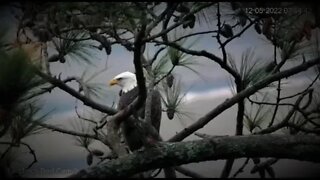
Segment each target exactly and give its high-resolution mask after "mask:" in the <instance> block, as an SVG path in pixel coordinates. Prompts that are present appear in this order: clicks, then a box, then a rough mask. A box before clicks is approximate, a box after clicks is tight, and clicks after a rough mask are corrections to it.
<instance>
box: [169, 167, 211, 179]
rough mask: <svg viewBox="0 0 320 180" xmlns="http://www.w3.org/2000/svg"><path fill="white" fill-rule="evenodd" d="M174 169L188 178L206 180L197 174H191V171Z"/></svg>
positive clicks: (182, 168) (179, 168) (181, 168)
mask: <svg viewBox="0 0 320 180" xmlns="http://www.w3.org/2000/svg"><path fill="white" fill-rule="evenodd" d="M175 169H176V171H178V172H179V173H181V174H183V175H186V176H189V177H192V178H206V177H205V176H202V175H201V174H198V173H196V172H193V171H191V170H189V169H187V168H184V167H181V166H178V167H175Z"/></svg>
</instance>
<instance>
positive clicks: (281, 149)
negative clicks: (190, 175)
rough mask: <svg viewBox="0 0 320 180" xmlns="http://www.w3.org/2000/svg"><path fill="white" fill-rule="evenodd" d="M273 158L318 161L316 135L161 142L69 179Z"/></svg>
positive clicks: (319, 145) (270, 135)
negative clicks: (193, 163)
mask: <svg viewBox="0 0 320 180" xmlns="http://www.w3.org/2000/svg"><path fill="white" fill-rule="evenodd" d="M243 157H249V158H256V157H274V158H286V159H296V160H301V161H311V162H320V137H318V136H315V135H294V136H293V135H272V134H268V135H245V136H230V137H228V136H223V137H221V136H220V137H213V138H208V139H202V140H195V141H189V142H177V143H162V144H161V145H160V146H158V147H157V148H147V149H145V150H144V151H137V152H135V153H133V154H130V155H127V156H124V157H120V158H119V159H115V160H110V161H109V162H107V163H104V164H100V165H97V166H94V167H90V168H88V169H86V170H81V171H79V172H78V173H76V174H73V175H71V176H70V177H73V178H85V177H86V178H88V177H98V178H106V177H128V176H130V175H133V174H135V173H138V172H143V171H147V170H151V169H156V168H165V167H169V166H179V165H182V164H187V163H192V162H201V161H209V160H220V159H228V158H243Z"/></svg>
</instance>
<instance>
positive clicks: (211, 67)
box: [0, 17, 320, 177]
mask: <svg viewBox="0 0 320 180" xmlns="http://www.w3.org/2000/svg"><path fill="white" fill-rule="evenodd" d="M8 19H9V18H8V17H6V18H4V17H2V18H1V19H0V20H1V22H5V21H8ZM212 24H213V25H215V24H216V22H212ZM207 28H208V27H207V26H206V25H203V26H200V27H199V26H198V25H196V28H195V30H194V31H198V30H206V29H207ZM185 33H190V31H189V32H188V31H187V32H185ZM192 48H194V49H205V50H207V51H209V52H212V53H214V54H216V55H218V56H221V53H220V50H219V47H218V44H217V43H216V40H215V39H214V38H212V37H211V36H208V35H206V36H201V38H200V39H198V41H197V44H195V46H194V47H192ZM248 48H252V49H253V50H254V52H255V53H256V54H258V55H259V56H261V57H263V58H264V61H268V60H270V59H271V57H272V53H271V52H273V51H272V48H273V47H272V46H271V45H270V44H268V43H267V41H266V40H265V38H264V37H263V36H261V35H259V34H257V33H256V32H255V31H254V29H252V28H251V29H249V30H248V31H246V32H245V33H244V34H243V35H242V36H241V38H236V39H235V40H234V41H232V43H231V44H230V45H228V46H227V51H228V52H229V53H231V54H232V56H233V57H235V60H237V63H239V60H241V58H239V57H241V54H242V52H243V51H245V50H246V49H248ZM148 50H149V51H150V54H151V53H152V52H153V51H154V49H152V48H148ZM104 53H105V52H104V51H97V52H96V53H95V54H94V56H93V59H92V63H93V64H94V65H95V66H92V65H84V64H79V63H70V64H68V63H66V64H60V63H53V64H52V65H51V71H52V72H53V74H59V73H61V74H62V76H61V77H62V78H65V77H68V76H81V75H82V73H83V72H84V70H87V72H88V74H89V75H90V74H92V73H94V72H97V71H99V70H101V69H103V68H104V67H105V64H106V61H107V67H108V69H107V71H105V72H104V73H102V74H101V75H100V76H98V77H97V78H95V79H94V80H93V82H96V83H102V84H104V85H105V86H104V96H103V98H98V99H95V100H97V101H98V102H100V103H105V104H109V105H110V104H112V102H114V101H115V102H116V101H117V100H118V99H117V98H118V91H119V89H120V88H118V87H109V86H108V81H109V80H111V79H112V78H113V77H114V76H115V75H117V74H119V73H121V72H123V71H128V70H129V71H131V72H133V71H134V68H133V67H134V66H133V62H132V60H133V56H132V53H131V52H128V51H126V50H125V49H124V48H123V47H121V46H113V49H112V54H111V55H110V56H108V57H107V56H106V55H105V54H104ZM151 56H152V54H151ZM192 58H193V59H194V61H196V62H197V63H198V65H196V66H194V67H193V68H194V69H195V70H197V71H198V72H200V75H197V74H195V73H194V72H192V71H190V70H188V69H186V68H182V67H179V68H177V69H175V70H174V74H175V75H176V77H178V78H180V79H181V81H182V88H183V90H184V91H186V92H187V94H186V96H185V101H184V104H183V110H184V111H185V112H188V113H189V115H190V117H184V119H183V120H180V119H179V118H177V117H176V118H175V119H174V120H171V121H170V120H168V119H167V117H166V114H163V120H162V125H161V135H162V137H163V138H164V139H168V138H170V137H171V136H172V135H174V134H175V133H176V132H178V131H180V130H181V129H183V128H184V126H186V125H188V124H191V123H193V122H195V120H196V119H198V118H199V117H201V116H202V115H204V114H205V113H206V112H208V111H209V110H211V109H213V108H214V107H216V106H217V105H218V104H220V103H222V102H223V101H224V100H225V99H226V98H228V97H231V96H232V93H231V91H230V86H229V85H230V82H231V81H230V76H229V75H228V74H227V73H226V72H225V71H224V70H222V69H221V68H220V66H219V65H217V64H216V63H214V62H213V61H211V60H208V59H206V58H199V57H192ZM311 73H312V72H311V71H308V72H305V73H304V75H298V76H296V77H295V78H291V79H288V80H286V81H287V91H286V92H288V93H289V92H291V91H292V90H291V89H292V88H293V89H297V88H299V87H300V88H301V87H303V86H305V84H306V83H308V82H310V81H309V79H308V77H309V76H308V75H307V74H311ZM69 85H71V86H72V87H77V85H76V83H70V84H69ZM290 88H291V89H290ZM269 91H274V89H272V88H271V89H269ZM75 101H76V99H75V98H73V97H72V96H70V95H69V94H67V93H65V92H63V91H62V90H60V89H58V88H56V89H54V90H53V91H52V92H51V93H50V94H45V95H43V96H41V98H40V103H41V104H42V107H43V109H42V113H45V112H48V111H51V110H53V111H52V113H51V114H50V116H49V120H48V121H47V123H50V124H59V125H61V126H62V127H64V128H67V129H68V128H71V126H70V120H71V119H74V117H75V116H76V114H75V109H74V107H75ZM78 106H79V111H80V113H83V114H85V113H87V112H88V109H90V108H85V107H84V106H83V104H82V103H81V102H78ZM236 110H237V106H233V107H232V108H230V109H228V110H226V111H225V112H223V113H222V114H221V115H219V116H218V117H217V118H216V119H215V120H214V121H213V122H212V123H209V124H208V126H206V127H205V128H203V129H201V130H200V131H199V132H203V133H208V134H212V135H233V134H234V132H235V116H236ZM194 138H195V137H193V136H191V137H189V138H187V140H188V139H189V140H190V139H194ZM25 141H27V142H29V143H30V145H31V146H32V147H33V148H34V149H35V151H36V153H37V156H38V161H39V162H38V163H36V164H35V165H34V166H33V167H32V168H31V170H30V171H29V172H26V174H29V175H30V176H38V177H47V176H50V177H63V176H65V175H67V174H70V173H74V172H76V171H78V170H80V169H81V168H85V167H87V165H86V157H85V155H86V151H85V150H84V149H83V148H81V147H78V146H75V145H74V143H75V141H74V139H73V138H72V137H71V136H69V135H64V134H60V133H57V132H51V131H47V132H46V134H41V135H34V136H30V137H28V138H26V139H25ZM94 147H96V148H97V147H99V148H104V149H106V148H105V147H103V146H102V145H101V144H95V145H94V146H92V148H94ZM21 152H23V153H21ZM18 154H19V156H18V157H21V158H22V159H23V160H20V161H17V164H19V163H21V162H22V163H21V164H20V165H23V164H24V163H26V162H29V161H30V160H31V157H30V156H29V154H28V151H27V150H25V149H24V150H23V149H22V150H20V152H19V153H18ZM223 164H224V161H211V162H204V163H193V164H189V165H187V167H189V168H192V169H195V170H198V171H199V172H201V173H202V174H203V175H204V176H208V177H219V176H220V172H221V169H222V167H223ZM238 164H240V163H239V162H237V163H236V165H235V166H237V165H238ZM251 164H252V163H251ZM289 164H291V165H290V168H289ZM292 164H293V165H292ZM249 167H250V166H249ZM251 167H252V165H251ZM275 167H276V168H278V170H277V172H276V175H279V174H280V176H281V175H282V176H292V175H293V174H294V172H296V171H295V170H301V168H304V170H303V171H300V172H299V173H297V174H295V176H303V175H312V173H314V172H316V171H317V172H320V168H319V166H318V165H315V164H312V163H302V162H297V161H287V160H283V161H280V162H279V163H278V164H277V165H275ZM235 169H236V168H235ZM248 169H249V168H248ZM248 169H247V170H246V171H249V170H248ZM314 175H315V174H314ZM318 175H319V174H318ZM245 176H251V175H250V174H249V173H248V172H245V173H243V174H242V175H241V176H240V177H245ZM253 177H258V176H257V175H253ZM277 177H278V176H277Z"/></svg>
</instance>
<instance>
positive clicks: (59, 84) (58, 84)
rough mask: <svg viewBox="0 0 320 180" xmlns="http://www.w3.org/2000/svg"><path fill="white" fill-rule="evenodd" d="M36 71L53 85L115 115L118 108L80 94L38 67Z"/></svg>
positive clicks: (91, 105)
mask: <svg viewBox="0 0 320 180" xmlns="http://www.w3.org/2000/svg"><path fill="white" fill-rule="evenodd" d="M35 72H36V74H37V75H39V76H40V77H41V78H43V79H45V80H46V81H48V82H49V83H51V84H52V85H54V86H56V87H58V88H60V89H61V90H63V91H65V92H67V93H69V94H70V95H71V96H73V97H75V98H77V99H79V100H80V101H82V102H83V103H84V104H85V105H87V106H90V107H92V108H93V109H96V110H99V111H101V112H104V113H107V114H110V115H114V114H116V113H117V110H116V109H114V108H111V107H108V106H105V105H102V104H99V103H97V102H95V101H93V100H91V99H89V98H87V97H86V96H84V95H82V94H80V93H79V92H77V91H76V90H74V89H73V88H71V87H69V86H68V85H66V84H65V83H64V82H63V81H61V80H59V79H57V78H54V77H51V76H49V75H47V74H45V73H43V72H41V71H39V70H38V69H35Z"/></svg>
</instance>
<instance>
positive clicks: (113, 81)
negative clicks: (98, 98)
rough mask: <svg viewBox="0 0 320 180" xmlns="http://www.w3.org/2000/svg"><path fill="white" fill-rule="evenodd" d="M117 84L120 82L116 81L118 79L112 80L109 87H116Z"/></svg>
mask: <svg viewBox="0 0 320 180" xmlns="http://www.w3.org/2000/svg"><path fill="white" fill-rule="evenodd" d="M116 84H118V80H116V79H112V80H111V81H110V82H109V85H110V86H113V85H116Z"/></svg>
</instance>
